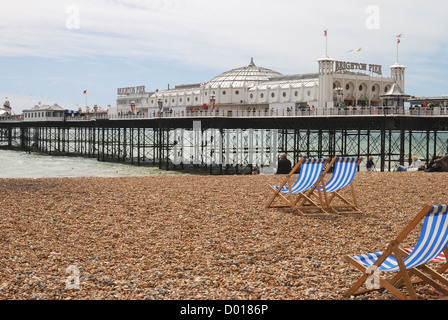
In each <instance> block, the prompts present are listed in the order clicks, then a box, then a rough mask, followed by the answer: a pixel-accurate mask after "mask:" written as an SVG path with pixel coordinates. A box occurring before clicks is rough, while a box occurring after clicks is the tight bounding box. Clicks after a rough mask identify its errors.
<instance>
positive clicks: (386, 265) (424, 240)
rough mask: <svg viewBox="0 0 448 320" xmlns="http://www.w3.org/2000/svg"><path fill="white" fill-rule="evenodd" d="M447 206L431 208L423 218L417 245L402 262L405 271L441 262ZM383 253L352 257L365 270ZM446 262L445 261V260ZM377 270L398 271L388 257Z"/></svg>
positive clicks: (447, 237)
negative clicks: (433, 262)
mask: <svg viewBox="0 0 448 320" xmlns="http://www.w3.org/2000/svg"><path fill="white" fill-rule="evenodd" d="M447 208H448V205H441V206H432V207H431V210H430V211H429V212H428V213H427V215H426V216H425V220H424V222H423V226H422V231H421V233H420V238H419V240H418V242H417V245H416V246H415V248H413V249H407V250H406V251H408V252H409V251H410V254H409V256H408V257H406V258H405V259H404V260H403V262H404V264H405V266H406V269H411V268H415V267H417V266H420V265H422V264H425V263H427V262H430V261H443V260H442V259H444V256H443V258H442V255H443V253H442V251H443V249H444V248H445V247H446V245H447V243H448V219H447V215H448V214H447ZM382 253H383V252H382V251H380V252H375V253H368V254H362V255H358V256H354V257H352V258H353V259H355V260H356V261H358V262H359V263H360V264H362V265H363V266H365V267H366V268H368V267H371V266H372V265H373V264H374V263H375V261H376V260H377V259H378V258H379V257H380V255H381V254H382ZM445 261H446V260H445ZM378 270H381V271H385V272H393V271H399V267H398V263H397V260H396V259H395V258H394V257H392V256H389V257H387V258H386V260H385V261H384V262H383V263H382V264H381V265H380V266H379V268H378Z"/></svg>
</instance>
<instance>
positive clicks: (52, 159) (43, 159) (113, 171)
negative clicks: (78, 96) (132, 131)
mask: <svg viewBox="0 0 448 320" xmlns="http://www.w3.org/2000/svg"><path fill="white" fill-rule="evenodd" d="M183 174H185V173H182V172H179V171H166V170H161V169H159V168H158V167H150V166H137V165H131V164H125V163H113V162H100V161H98V160H97V159H94V158H85V157H74V156H60V155H58V156H52V155H46V154H39V153H35V152H33V153H27V152H25V151H15V150H0V178H32V179H38V178H65V177H141V176H160V175H183Z"/></svg>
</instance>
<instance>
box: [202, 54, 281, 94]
mask: <svg viewBox="0 0 448 320" xmlns="http://www.w3.org/2000/svg"><path fill="white" fill-rule="evenodd" d="M281 76H282V74H281V73H279V72H277V71H273V70H271V69H266V68H262V67H257V66H256V65H255V63H254V60H253V58H252V59H251V61H250V64H249V65H248V66H247V67H242V68H237V69H232V70H230V71H227V72H224V73H222V74H220V75H219V76H217V77H215V78H213V79H212V80H210V81H209V82H208V83H207V84H206V85H205V88H209V89H213V88H245V87H252V86H254V85H257V84H259V83H261V82H264V81H268V80H269V79H271V78H276V77H281Z"/></svg>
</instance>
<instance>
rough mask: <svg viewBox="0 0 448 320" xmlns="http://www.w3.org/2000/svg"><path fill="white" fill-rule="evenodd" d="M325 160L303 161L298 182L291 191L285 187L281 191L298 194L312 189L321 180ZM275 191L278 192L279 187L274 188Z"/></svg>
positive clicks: (307, 159)
mask: <svg viewBox="0 0 448 320" xmlns="http://www.w3.org/2000/svg"><path fill="white" fill-rule="evenodd" d="M326 161H327V159H325V158H315V159H309V158H306V159H304V160H303V162H302V164H301V168H300V175H299V178H298V179H297V181H296V182H295V183H294V184H293V185H292V186H291V191H290V190H289V187H288V186H284V187H282V188H281V189H280V191H281V192H283V193H285V194H289V193H290V192H291V193H292V194H298V193H301V192H304V191H306V190H309V189H311V188H312V187H313V186H314V185H315V184H316V183H317V181H318V180H319V178H320V176H321V174H322V171H323V168H324V166H325V162H326ZM272 187H273V188H274V189H275V190H278V188H279V186H272Z"/></svg>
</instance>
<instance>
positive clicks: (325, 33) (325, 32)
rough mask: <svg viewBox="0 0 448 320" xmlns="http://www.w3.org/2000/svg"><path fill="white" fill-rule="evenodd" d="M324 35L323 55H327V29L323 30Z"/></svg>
mask: <svg viewBox="0 0 448 320" xmlns="http://www.w3.org/2000/svg"><path fill="white" fill-rule="evenodd" d="M324 35H325V55H326V56H327V55H328V35H327V29H325V31H324Z"/></svg>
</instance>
